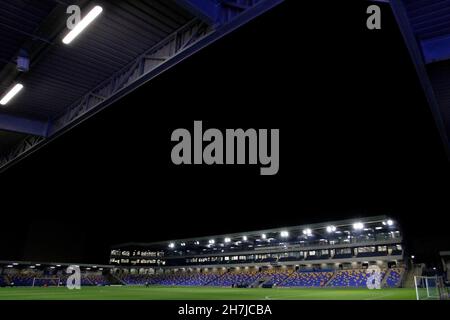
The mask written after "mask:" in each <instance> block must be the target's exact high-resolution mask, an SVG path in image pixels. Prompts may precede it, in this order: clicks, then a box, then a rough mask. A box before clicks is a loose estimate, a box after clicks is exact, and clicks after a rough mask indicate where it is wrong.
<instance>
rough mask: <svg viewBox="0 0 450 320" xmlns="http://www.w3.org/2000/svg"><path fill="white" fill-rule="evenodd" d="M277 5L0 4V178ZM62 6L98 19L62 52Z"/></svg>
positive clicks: (147, 0)
mask: <svg viewBox="0 0 450 320" xmlns="http://www.w3.org/2000/svg"><path fill="white" fill-rule="evenodd" d="M282 1H283V0H256V1H252V2H251V4H248V5H243V4H242V3H241V1H238V0H227V1H223V0H120V1H106V0H95V1H89V0H73V1H67V0H41V1H32V0H23V1H8V0H0V39H1V41H2V44H1V46H0V99H1V98H3V97H5V95H6V94H7V93H8V92H9V91H10V89H11V88H13V87H14V85H15V84H17V83H20V84H22V85H23V86H24V89H23V90H22V91H21V92H20V94H18V95H17V97H15V98H14V99H13V100H12V101H10V102H9V103H8V104H7V105H6V106H1V107H0V171H1V170H4V169H6V168H7V167H9V166H10V165H11V164H13V163H14V162H15V161H18V160H20V159H22V158H23V157H25V156H27V155H28V154H30V153H31V152H33V151H35V150H36V149H38V148H40V147H42V146H43V145H45V144H46V143H48V142H50V141H51V140H52V139H54V138H56V137H57V136H59V135H60V134H62V133H64V132H66V131H67V130H70V129H71V128H73V127H74V126H75V125H77V124H79V123H80V122H82V121H84V120H86V119H87V118H89V117H90V116H92V115H93V114H95V113H96V112H98V111H100V110H102V109H103V108H105V107H107V106H109V105H110V104H111V103H113V102H114V101H116V100H117V99H119V98H120V97H122V96H124V95H126V94H128V93H129V92H131V91H132V90H134V89H136V88H137V87H138V86H140V85H142V84H143V83H145V82H147V81H149V80H151V79H152V78H154V77H155V76H157V75H158V74H160V73H161V72H164V71H166V70H167V69H168V68H170V67H172V66H174V65H175V64H177V63H179V62H180V61H182V60H183V59H185V58H187V57H189V56H190V55H192V54H194V53H195V52H197V51H198V50H200V49H202V48H203V47H205V46H207V45H209V44H210V43H212V42H214V41H215V40H217V39H219V38H220V37H222V36H224V35H226V34H227V33H229V32H231V31H233V30H234V29H236V28H238V27H239V26H241V25H243V24H245V23H246V22H248V21H249V20H251V19H253V18H254V17H256V16H258V15H260V14H261V13H263V12H265V11H266V10H269V9H270V8H272V7H273V6H275V5H277V4H279V3H281V2H282ZM69 5H78V6H79V7H80V8H81V10H82V16H83V17H84V15H87V12H90V10H91V9H92V8H93V7H94V6H101V7H102V8H103V12H102V13H101V15H100V16H98V18H97V19H96V20H95V21H94V22H93V23H92V25H90V26H89V27H88V29H87V30H86V31H84V33H83V34H81V35H80V36H79V37H78V38H77V39H75V41H74V42H73V43H71V44H69V45H66V44H64V43H63V42H62V39H63V38H64V37H65V36H66V35H67V33H68V29H67V27H66V20H67V18H68V17H69V16H68V15H67V13H66V10H67V8H68V6H69ZM24 52H25V54H24ZM18 56H28V57H29V58H30V69H29V71H28V72H20V71H18V70H19V68H18V64H17V58H18Z"/></svg>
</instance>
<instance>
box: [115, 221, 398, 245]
mask: <svg viewBox="0 0 450 320" xmlns="http://www.w3.org/2000/svg"><path fill="white" fill-rule="evenodd" d="M388 220H391V219H390V218H389V217H388V216H387V215H380V216H374V217H364V218H357V219H345V220H336V221H327V222H322V223H313V224H304V225H297V226H289V227H283V228H273V229H264V230H253V231H247V232H238V233H231V234H221V235H210V236H201V237H196V238H186V239H172V240H166V241H159V242H151V243H142V242H128V243H123V244H118V245H114V246H113V247H112V248H113V249H118V248H127V247H148V248H152V249H155V250H157V249H160V250H165V249H167V248H168V245H170V244H171V243H174V244H176V245H177V246H178V247H179V245H180V244H182V243H184V244H185V245H184V246H183V247H184V249H185V250H187V249H189V248H197V249H198V248H199V247H200V248H203V247H205V248H206V247H208V245H209V244H210V243H209V241H210V240H214V241H215V242H214V244H215V245H216V244H217V245H220V244H221V243H223V242H224V241H225V239H229V242H230V243H235V242H236V241H241V242H242V241H243V237H246V238H247V240H246V241H247V242H248V243H255V242H258V241H260V240H261V236H262V235H263V234H264V235H265V236H266V240H271V239H272V240H273V241H274V243H275V240H277V241H278V240H279V239H280V238H282V236H281V234H282V233H283V232H288V233H289V239H300V238H303V237H304V236H305V234H304V231H305V230H310V231H311V235H316V236H318V237H326V234H327V227H329V226H334V227H336V231H335V232H347V231H348V230H352V229H353V228H354V225H355V223H362V224H363V228H365V229H368V228H369V227H370V228H371V229H373V228H374V227H375V226H379V227H381V226H385V227H386V224H387V221H388ZM391 221H392V222H393V223H394V224H393V225H392V226H389V227H390V228H392V230H399V226H398V224H397V223H396V222H395V221H393V220H391ZM197 242H198V243H197Z"/></svg>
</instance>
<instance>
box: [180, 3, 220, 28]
mask: <svg viewBox="0 0 450 320" xmlns="http://www.w3.org/2000/svg"><path fill="white" fill-rule="evenodd" d="M175 1H176V2H177V3H178V4H179V5H180V6H182V7H184V8H185V9H186V10H188V11H189V12H191V13H192V14H193V15H195V16H197V17H198V18H200V19H202V20H203V21H205V22H206V23H208V24H210V25H215V24H216V23H218V22H219V14H220V10H221V9H222V8H221V5H222V4H221V1H214V0H175Z"/></svg>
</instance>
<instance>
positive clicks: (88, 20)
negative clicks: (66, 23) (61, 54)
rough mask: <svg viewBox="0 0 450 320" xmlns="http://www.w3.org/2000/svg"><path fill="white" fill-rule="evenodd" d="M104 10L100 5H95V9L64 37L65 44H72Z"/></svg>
mask: <svg viewBox="0 0 450 320" xmlns="http://www.w3.org/2000/svg"><path fill="white" fill-rule="evenodd" d="M102 11H103V8H102V7H100V6H95V7H94V9H92V10H91V11H89V13H88V14H87V15H86V17H84V18H83V19H82V20H81V21H80V22H79V23H78V24H77V25H76V26H75V28H73V30H71V31H70V32H69V33H68V34H67V35H66V36H65V37H64V39H63V43H64V44H70V43H71V42H72V41H73V40H74V39H75V38H76V37H78V35H79V34H80V33H81V32H83V31H84V29H86V28H87V27H88V26H89V25H90V24H91V23H92V21H94V20H95V19H96V18H97V17H98V16H99V15H100V14H101V13H102Z"/></svg>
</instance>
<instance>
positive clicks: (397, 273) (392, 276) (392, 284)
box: [385, 268, 405, 288]
mask: <svg viewBox="0 0 450 320" xmlns="http://www.w3.org/2000/svg"><path fill="white" fill-rule="evenodd" d="M404 272H405V270H404V269H403V268H392V269H390V270H389V271H388V273H387V275H386V282H385V283H386V287H389V288H398V287H400V285H401V282H402V278H403V274H404Z"/></svg>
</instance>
